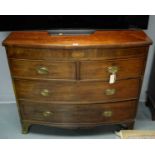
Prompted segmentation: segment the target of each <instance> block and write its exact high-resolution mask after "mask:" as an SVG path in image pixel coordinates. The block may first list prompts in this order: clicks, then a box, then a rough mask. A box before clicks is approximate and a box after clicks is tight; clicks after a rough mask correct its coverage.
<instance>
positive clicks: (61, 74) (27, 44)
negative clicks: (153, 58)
mask: <svg viewBox="0 0 155 155" xmlns="http://www.w3.org/2000/svg"><path fill="white" fill-rule="evenodd" d="M150 44H151V40H150V39H149V38H148V37H147V36H146V34H145V33H144V32H143V31H136V30H127V31H96V32H95V33H93V34H90V35H78V36H65V35H64V36H63V35H62V36H54V35H50V34H48V32H13V33H11V34H10V35H9V36H8V38H7V39H6V40H5V41H4V42H3V45H5V48H6V52H7V57H8V62H9V66H10V70H11V75H12V80H13V85H14V89H15V94H16V99H17V105H18V108H19V114H20V118H21V123H22V131H23V133H27V132H28V129H29V127H30V126H31V125H32V124H40V125H50V126H55V127H62V128H82V127H83V128H88V127H95V126H99V125H106V124H121V125H126V126H127V127H128V128H133V125H134V119H135V116H136V110H137V103H138V98H139V93H140V88H141V83H142V79H143V73H144V69H145V63H146V58H147V53H148V49H149V45H150Z"/></svg>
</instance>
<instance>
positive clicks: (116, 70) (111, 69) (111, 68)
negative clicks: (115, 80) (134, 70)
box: [108, 66, 118, 74]
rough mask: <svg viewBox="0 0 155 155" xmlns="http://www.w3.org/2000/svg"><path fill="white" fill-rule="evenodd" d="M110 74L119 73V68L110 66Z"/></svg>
mask: <svg viewBox="0 0 155 155" xmlns="http://www.w3.org/2000/svg"><path fill="white" fill-rule="evenodd" d="M108 72H109V73H110V74H116V73H117V72H118V67H117V66H110V67H108Z"/></svg>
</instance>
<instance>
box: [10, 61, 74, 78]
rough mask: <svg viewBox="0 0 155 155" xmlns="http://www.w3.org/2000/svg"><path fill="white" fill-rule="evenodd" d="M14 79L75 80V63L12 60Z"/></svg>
mask: <svg viewBox="0 0 155 155" xmlns="http://www.w3.org/2000/svg"><path fill="white" fill-rule="evenodd" d="M9 63H10V68H11V72H12V75H13V77H23V78H36V79H42V78H46V79H75V75H76V73H75V63H74V62H66V61H52V62H51V61H42V60H38V61H32V60H19V59H10V60H9Z"/></svg>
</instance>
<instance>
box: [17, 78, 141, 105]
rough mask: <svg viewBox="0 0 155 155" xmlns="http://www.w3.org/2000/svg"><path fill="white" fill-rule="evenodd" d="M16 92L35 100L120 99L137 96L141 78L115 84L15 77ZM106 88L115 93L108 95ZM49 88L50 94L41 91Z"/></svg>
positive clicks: (21, 97) (95, 100)
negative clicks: (20, 78)
mask: <svg viewBox="0 0 155 155" xmlns="http://www.w3.org/2000/svg"><path fill="white" fill-rule="evenodd" d="M15 85H16V92H17V96H18V98H19V99H29V100H33V101H42V102H46V101H47V102H54V101H65V102H66V103H67V102H69V101H71V102H74V101H75V102H79V103H80V101H81V102H84V101H87V102H88V101H93V102H97V101H102V102H109V101H119V100H125V99H133V98H137V96H138V93H139V87H140V80H139V79H130V80H122V81H117V82H116V83H115V84H112V85H111V84H109V83H107V82H102V81H98V82H97V81H96V82H89V81H88V82H76V81H75V82H64V81H63V82H62V81H51V82H49V81H33V80H18V79H15ZM106 89H115V90H116V93H115V94H114V95H106V94H105V91H106ZM43 90H48V91H49V94H48V96H42V95H41V92H42V91H43Z"/></svg>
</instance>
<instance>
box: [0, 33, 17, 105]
mask: <svg viewBox="0 0 155 155" xmlns="http://www.w3.org/2000/svg"><path fill="white" fill-rule="evenodd" d="M8 34H9V32H0V103H14V102H15V97H14V93H13V89H12V82H11V78H10V72H9V68H8V63H7V59H6V52H5V49H4V47H3V46H2V41H3V40H4V39H5V38H6V36H8Z"/></svg>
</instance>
